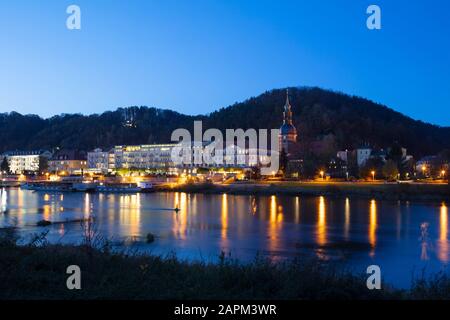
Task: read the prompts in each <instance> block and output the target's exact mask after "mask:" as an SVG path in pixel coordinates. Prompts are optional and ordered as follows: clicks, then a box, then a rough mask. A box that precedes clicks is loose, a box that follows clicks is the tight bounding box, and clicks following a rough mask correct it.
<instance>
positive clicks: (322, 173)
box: [320, 170, 325, 180]
mask: <svg viewBox="0 0 450 320" xmlns="http://www.w3.org/2000/svg"><path fill="white" fill-rule="evenodd" d="M324 174H325V172H323V170H321V171H320V176H321V177H322V180H323V175H324Z"/></svg>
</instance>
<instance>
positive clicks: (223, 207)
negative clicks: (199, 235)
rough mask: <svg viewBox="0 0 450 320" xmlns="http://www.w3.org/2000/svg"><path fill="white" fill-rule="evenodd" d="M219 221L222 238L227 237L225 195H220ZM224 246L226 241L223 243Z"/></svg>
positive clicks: (226, 203) (226, 204)
mask: <svg viewBox="0 0 450 320" xmlns="http://www.w3.org/2000/svg"><path fill="white" fill-rule="evenodd" d="M221 222H222V227H221V231H222V234H221V236H222V240H226V239H227V230H228V200H227V195H226V194H223V195H222V210H221ZM223 245H225V246H226V243H223Z"/></svg>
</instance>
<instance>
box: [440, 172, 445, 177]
mask: <svg viewBox="0 0 450 320" xmlns="http://www.w3.org/2000/svg"><path fill="white" fill-rule="evenodd" d="M441 176H442V178H445V170H442V171H441Z"/></svg>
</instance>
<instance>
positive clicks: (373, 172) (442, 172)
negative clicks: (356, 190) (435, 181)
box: [319, 166, 447, 181]
mask: <svg viewBox="0 0 450 320" xmlns="http://www.w3.org/2000/svg"><path fill="white" fill-rule="evenodd" d="M425 172H426V167H425V166H422V173H423V175H424V176H425ZM375 173H376V172H375V170H372V171H370V174H371V175H372V181H375ZM446 173H447V172H446V171H445V170H442V171H441V178H442V179H445V174H446ZM319 174H320V177H321V178H322V180H324V176H325V171H323V170H320V172H319ZM408 175H409V174H408V173H407V174H406V176H407V177H408ZM398 179H400V173H399V174H398ZM347 180H348V172H347Z"/></svg>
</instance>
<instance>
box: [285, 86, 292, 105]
mask: <svg viewBox="0 0 450 320" xmlns="http://www.w3.org/2000/svg"><path fill="white" fill-rule="evenodd" d="M284 106H285V107H286V106H289V108H290V107H291V104H290V103H289V89H286V104H285V105H284Z"/></svg>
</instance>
